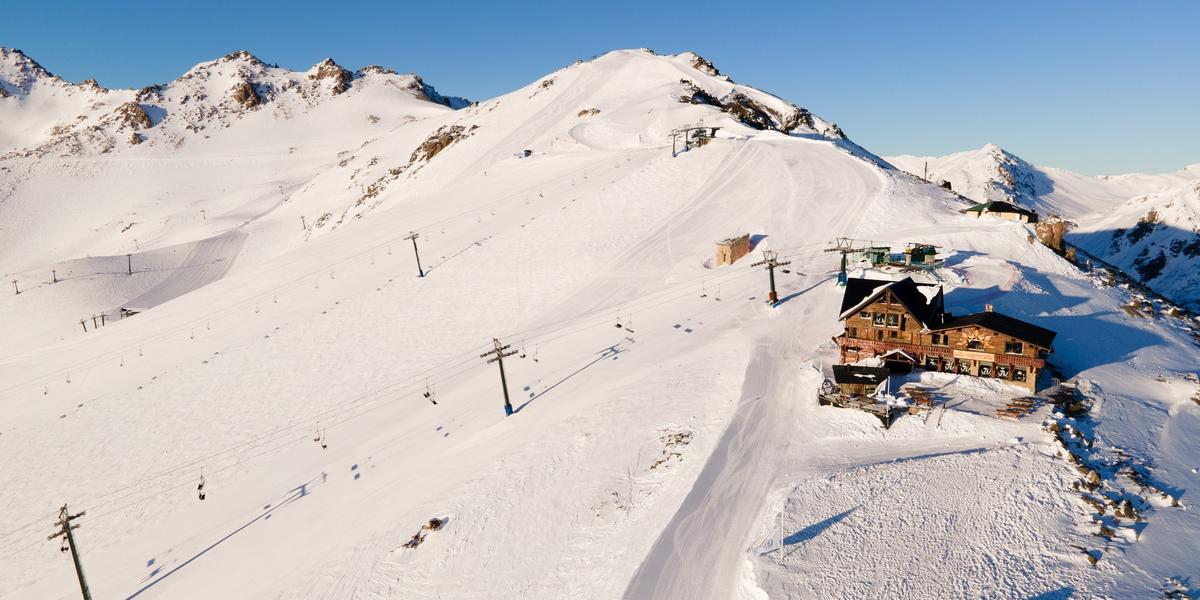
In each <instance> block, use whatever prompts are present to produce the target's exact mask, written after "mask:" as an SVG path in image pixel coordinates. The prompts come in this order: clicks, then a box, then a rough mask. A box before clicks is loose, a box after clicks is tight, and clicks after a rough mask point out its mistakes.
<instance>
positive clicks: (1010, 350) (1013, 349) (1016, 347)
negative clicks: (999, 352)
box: [1004, 342, 1025, 354]
mask: <svg viewBox="0 0 1200 600" xmlns="http://www.w3.org/2000/svg"><path fill="white" fill-rule="evenodd" d="M1004 353H1005V354H1025V344H1022V343H1021V342H1004Z"/></svg>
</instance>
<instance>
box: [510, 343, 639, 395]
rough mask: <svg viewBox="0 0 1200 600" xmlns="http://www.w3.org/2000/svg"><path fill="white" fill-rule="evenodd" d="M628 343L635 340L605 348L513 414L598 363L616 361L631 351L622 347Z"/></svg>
mask: <svg viewBox="0 0 1200 600" xmlns="http://www.w3.org/2000/svg"><path fill="white" fill-rule="evenodd" d="M626 343H629V344H632V343H633V339H632V338H629V337H626V338H625V339H623V340H621V341H620V342H618V343H616V344H613V345H612V346H609V347H607V348H605V349H603V350H601V351H600V352H599V353H597V356H596V358H594V359H592V361H591V362H589V363H587V364H586V365H583V366H582V367H579V368H578V369H576V370H575V371H572V372H571V373H570V374H568V375H567V376H565V377H563V378H562V379H559V380H558V381H556V382H554V383H552V384H550V386H549V387H547V388H546V389H544V390H542V391H540V392H538V393H537V394H534V395H533V396H531V397H530V398H529V399H528V400H526V401H524V402H522V403H521V404H520V405H519V406H517V407H516V408H515V409H513V414H517V413H519V412H521V410H522V409H524V408H525V407H526V406H529V404H530V403H532V402H533V401H534V400H537V399H538V398H541V397H542V396H545V395H546V394H548V393H550V390H553V389H554V388H556V387H558V386H560V385H562V384H563V383H565V382H566V381H567V380H569V379H571V378H573V377H575V376H576V375H578V374H580V373H582V372H584V371H586V370H587V369H589V368H591V367H592V366H593V365H595V364H596V363H599V362H602V361H604V360H606V359H609V358H611V359H613V360H616V359H617V358H618V355H620V354H622V353H624V352H628V351H629V348H628V347H622V345H623V344H626Z"/></svg>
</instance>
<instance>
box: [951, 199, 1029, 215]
mask: <svg viewBox="0 0 1200 600" xmlns="http://www.w3.org/2000/svg"><path fill="white" fill-rule="evenodd" d="M985 210H986V211H987V212H994V213H1020V214H1025V215H1030V216H1034V215H1036V214H1037V213H1035V212H1033V211H1032V210H1029V209H1025V208H1021V207H1020V206H1017V205H1016V204H1011V203H1008V202H1001V201H999V200H992V201H991V202H983V203H981V204H976V205H975V206H972V207H971V208H968V209H966V210H965V211H963V212H983V211H985Z"/></svg>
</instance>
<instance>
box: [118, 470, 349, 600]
mask: <svg viewBox="0 0 1200 600" xmlns="http://www.w3.org/2000/svg"><path fill="white" fill-rule="evenodd" d="M326 481H328V474H327V473H322V474H320V475H317V476H315V477H313V478H312V479H309V480H308V481H305V482H304V483H301V484H300V485H299V486H297V487H295V488H292V489H291V490H290V491H289V492H288V495H287V497H285V498H284V499H283V500H281V501H280V502H278V503H277V504H275V505H274V506H272V505H270V504H268V505H266V507H265V508H264V509H263V512H261V513H259V514H258V515H257V516H255V517H254V518H253V519H250V520H249V521H247V522H246V523H244V524H242V525H240V526H238V527H237V529H234V530H233V531H230V532H229V533H227V534H225V536H224V537H222V538H221V539H219V540H217V541H215V542H213V543H212V544H209V545H208V546H206V547H205V548H204V549H202V550H200V551H199V552H197V553H196V554H194V555H192V557H191V558H189V559H187V560H185V561H183V562H181V563H179V564H178V565H176V566H175V567H174V568H172V569H171V570H169V571H167V572H166V573H163V574H162V575H161V576H158V578H157V579H154V580H153V581H151V582H150V583H147V584H146V585H144V586H142V587H141V588H139V589H138V590H137V591H135V592H133V593H132V594H129V596H127V597H126V600H129V599H130V598H136V597H138V596H140V595H141V594H142V593H143V592H145V591H147V590H149V589H150V588H152V587H154V586H155V585H158V583H159V582H161V581H162V580H164V579H166V578H168V577H170V576H171V575H174V574H175V573H177V572H178V571H179V570H180V569H182V568H184V567H186V566H188V565H190V564H192V562H194V561H195V560H196V559H198V558H200V557H201V556H204V555H205V554H207V553H208V551H209V550H212V549H213V548H216V547H217V546H220V545H221V544H223V543H224V542H225V541H226V540H228V539H230V538H232V537H233V536H235V535H237V534H239V533H241V532H242V530H244V529H246V528H247V527H249V526H251V525H253V524H254V523H256V522H258V521H260V520H263V521H265V520H267V519H269V518H271V514H272V513H274V512H275V511H276V510H278V509H280V508H283V507H284V506H287V505H288V504H291V503H292V502H295V501H296V500H299V499H300V498H303V497H305V496H307V495H309V494H310V493H312V488H314V487H317V486H319V485H321V484H323V483H325V482H326ZM154 561H155V559H150V560H149V561H147V563H146V566H150V565H152V564H154ZM161 570H162V567H158V568H156V569H155V570H154V571H153V572H152V573H151V576H152V577H153V576H155V575H157V574H158V573H159V572H160V571H161Z"/></svg>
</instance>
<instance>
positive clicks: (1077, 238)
mask: <svg viewBox="0 0 1200 600" xmlns="http://www.w3.org/2000/svg"><path fill="white" fill-rule="evenodd" d="M1067 239H1068V241H1071V242H1074V243H1076V244H1079V245H1080V246H1081V247H1083V249H1084V250H1087V251H1088V252H1089V253H1091V254H1094V255H1096V256H1098V257H1100V258H1101V259H1103V260H1105V261H1106V262H1110V263H1112V264H1114V265H1116V266H1117V267H1119V268H1121V269H1122V270H1124V271H1126V272H1128V273H1130V274H1131V275H1134V276H1136V277H1137V278H1138V279H1140V280H1141V281H1142V282H1143V283H1145V284H1146V285H1148V286H1150V287H1151V288H1152V289H1154V290H1155V291H1157V292H1158V293H1160V294H1163V295H1164V296H1167V297H1168V298H1171V299H1172V300H1174V301H1176V302H1179V303H1181V304H1185V305H1187V306H1189V307H1190V308H1192V309H1193V310H1200V182H1193V183H1191V184H1187V185H1184V186H1181V187H1179V188H1177V189H1175V190H1171V191H1169V192H1163V193H1157V194H1146V195H1143V196H1139V197H1137V198H1133V199H1131V200H1129V201H1128V202H1126V203H1124V204H1122V205H1120V206H1118V207H1116V208H1114V209H1113V210H1111V211H1109V212H1108V213H1107V214H1104V215H1098V216H1097V218H1096V219H1095V220H1093V221H1089V222H1088V223H1087V224H1086V227H1085V231H1081V232H1078V233H1073V234H1069V235H1068V236H1067Z"/></svg>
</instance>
